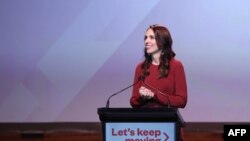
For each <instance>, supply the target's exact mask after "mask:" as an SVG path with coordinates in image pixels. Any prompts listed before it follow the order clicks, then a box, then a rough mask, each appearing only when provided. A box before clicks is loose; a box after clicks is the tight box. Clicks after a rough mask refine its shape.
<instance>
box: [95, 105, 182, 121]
mask: <svg viewBox="0 0 250 141" xmlns="http://www.w3.org/2000/svg"><path fill="white" fill-rule="evenodd" d="M97 113H98V114H99V118H100V120H101V121H105V122H109V121H125V122H126V121H147V122H150V121H154V122H156V121H159V122H160V121H179V118H180V116H181V115H179V113H178V112H177V110H176V109H171V108H98V110H97Z"/></svg>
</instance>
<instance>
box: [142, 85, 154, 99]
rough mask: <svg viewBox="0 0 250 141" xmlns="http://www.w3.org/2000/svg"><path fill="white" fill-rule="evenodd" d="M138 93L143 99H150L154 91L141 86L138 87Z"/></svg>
mask: <svg viewBox="0 0 250 141" xmlns="http://www.w3.org/2000/svg"><path fill="white" fill-rule="evenodd" d="M139 93H140V96H141V97H142V98H143V99H152V98H153V97H154V93H153V92H152V91H151V90H149V89H147V88H145V87H143V86H142V87H140V89H139Z"/></svg>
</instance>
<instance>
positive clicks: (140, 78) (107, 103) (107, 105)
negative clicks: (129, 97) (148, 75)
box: [106, 76, 143, 108]
mask: <svg viewBox="0 0 250 141" xmlns="http://www.w3.org/2000/svg"><path fill="white" fill-rule="evenodd" d="M141 80H143V77H141V76H140V77H139V78H138V80H137V81H136V82H135V83H134V84H132V85H129V86H128V87H126V88H124V89H122V90H120V91H118V92H116V93H114V94H112V95H110V96H109V98H108V100H107V102H106V108H109V103H110V99H111V98H112V97H113V96H115V95H117V94H119V93H121V92H123V91H125V90H126V89H128V88H130V87H132V86H134V85H135V84H137V83H138V82H139V81H141Z"/></svg>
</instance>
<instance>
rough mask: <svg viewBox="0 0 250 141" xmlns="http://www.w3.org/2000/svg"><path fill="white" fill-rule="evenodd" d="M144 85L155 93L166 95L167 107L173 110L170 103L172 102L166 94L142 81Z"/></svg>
mask: <svg viewBox="0 0 250 141" xmlns="http://www.w3.org/2000/svg"><path fill="white" fill-rule="evenodd" d="M142 83H143V84H144V85H146V86H148V87H149V88H151V89H153V90H154V91H156V92H158V93H159V94H161V95H164V96H165V97H166V98H167V106H168V108H171V103H170V101H169V98H168V96H167V94H165V93H163V92H161V91H159V90H158V89H156V88H154V87H152V86H150V85H149V84H146V83H145V82H144V81H142Z"/></svg>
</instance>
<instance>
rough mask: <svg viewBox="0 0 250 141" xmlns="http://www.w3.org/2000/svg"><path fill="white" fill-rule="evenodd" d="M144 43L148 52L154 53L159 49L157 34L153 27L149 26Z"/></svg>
mask: <svg viewBox="0 0 250 141" xmlns="http://www.w3.org/2000/svg"><path fill="white" fill-rule="evenodd" d="M144 45H145V49H146V52H147V53H148V54H154V53H156V52H158V51H159V49H158V46H157V43H156V40H155V34H154V32H153V30H152V29H151V28H149V29H148V30H147V32H146V34H145V37H144Z"/></svg>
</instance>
